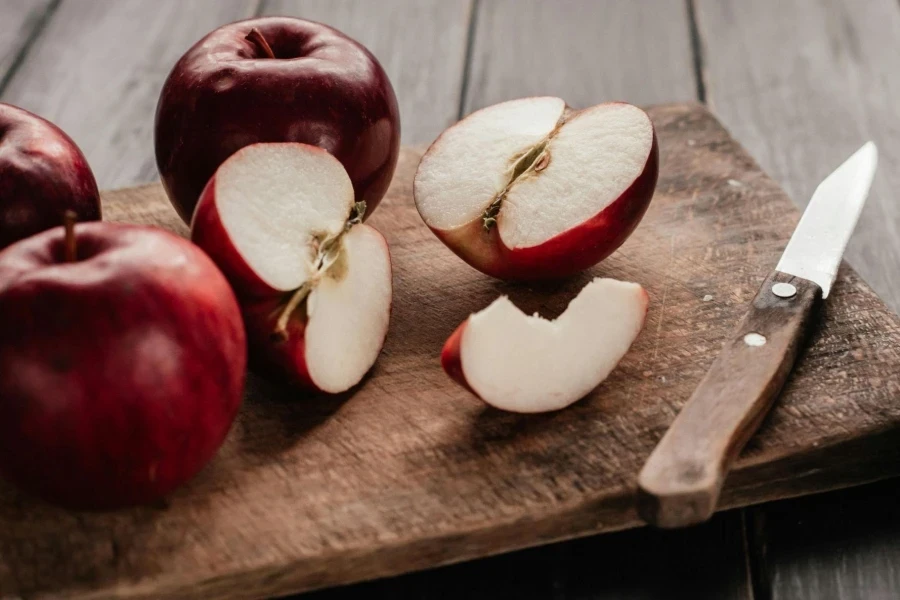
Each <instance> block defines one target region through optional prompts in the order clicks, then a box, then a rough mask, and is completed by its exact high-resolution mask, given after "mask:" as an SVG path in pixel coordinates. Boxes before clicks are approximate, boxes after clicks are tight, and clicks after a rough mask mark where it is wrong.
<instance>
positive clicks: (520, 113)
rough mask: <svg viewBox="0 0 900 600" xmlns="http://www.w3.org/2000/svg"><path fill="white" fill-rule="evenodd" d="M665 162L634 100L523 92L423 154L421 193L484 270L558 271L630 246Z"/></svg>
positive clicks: (425, 211)
mask: <svg viewBox="0 0 900 600" xmlns="http://www.w3.org/2000/svg"><path fill="white" fill-rule="evenodd" d="M658 171H659V149H658V144H657V140H656V134H655V132H654V129H653V124H652V123H651V122H650V118H649V117H648V116H647V113H645V112H644V111H643V110H641V109H639V108H637V107H636V106H632V105H630V104H625V103H622V102H611V103H607V104H600V105H597V106H594V107H591V108H586V109H584V110H573V109H571V108H569V107H567V106H566V104H565V102H564V101H562V100H561V99H559V98H552V97H536V98H522V99H520V100H512V101H509V102H503V103H501V104H497V105H494V106H490V107H488V108H484V109H482V110H479V111H476V112H474V113H472V114H471V115H469V116H468V117H466V118H465V119H463V120H462V121H460V122H459V123H457V124H456V125H454V126H452V127H450V128H449V129H447V130H446V131H444V133H442V134H441V135H440V136H439V137H438V138H437V140H435V142H434V143H433V144H432V145H431V147H430V148H429V149H428V151H427V152H426V153H425V155H424V156H423V157H422V160H421V162H420V163H419V167H418V170H417V172H416V177H415V184H414V195H415V201H416V207H417V208H418V210H419V214H420V215H421V216H422V219H423V220H424V221H425V223H426V224H427V225H428V227H430V228H431V230H432V231H434V233H435V234H436V235H437V236H438V238H440V239H441V241H443V242H444V243H445V244H446V245H447V246H448V247H449V248H450V249H451V250H453V252H455V253H456V254H457V255H459V256H460V257H461V258H462V259H463V260H465V261H466V262H468V263H469V264H470V265H472V266H473V267H475V268H476V269H478V270H480V271H482V272H483V273H486V274H488V275H492V276H494V277H498V278H500V279H508V280H543V279H556V278H561V277H565V276H568V275H571V274H573V273H576V272H578V271H582V270H584V269H586V268H588V267H591V266H593V265H595V264H596V263H598V262H599V261H601V260H603V259H604V258H606V257H607V256H609V255H610V254H611V253H612V252H613V251H615V250H616V249H617V248H618V247H619V246H621V245H622V243H623V242H624V241H625V240H626V239H627V238H628V236H629V235H630V234H631V232H632V231H634V229H635V227H637V225H638V223H639V222H640V220H641V218H642V217H643V215H644V212H645V211H646V210H647V206H648V205H649V203H650V199H651V198H652V196H653V191H654V188H655V187H656V179H657V174H658Z"/></svg>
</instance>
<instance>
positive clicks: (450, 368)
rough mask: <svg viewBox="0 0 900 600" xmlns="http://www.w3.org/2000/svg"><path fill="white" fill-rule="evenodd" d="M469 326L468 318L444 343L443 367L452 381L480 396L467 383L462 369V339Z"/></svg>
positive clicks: (442, 351) (442, 352) (442, 353)
mask: <svg viewBox="0 0 900 600" xmlns="http://www.w3.org/2000/svg"><path fill="white" fill-rule="evenodd" d="M468 324H469V319H468V318H466V320H465V321H463V322H462V323H460V325H459V327H457V328H456V329H455V330H454V331H453V333H451V334H450V337H449V338H447V341H446V342H444V347H443V348H442V349H441V367H443V369H444V372H445V373H447V375H448V376H449V377H450V379H452V380H453V381H455V382H456V383H458V384H459V385H461V386H462V387H464V388H466V389H467V390H468V391H469V392H471V393H472V394H473V395H475V396H478V392H476V391H475V390H474V389H472V386H470V385H469V382H468V381H466V374H465V373H464V372H463V368H462V338H463V334H464V333H465V331H466V326H467V325H468Z"/></svg>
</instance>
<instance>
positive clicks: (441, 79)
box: [262, 0, 474, 144]
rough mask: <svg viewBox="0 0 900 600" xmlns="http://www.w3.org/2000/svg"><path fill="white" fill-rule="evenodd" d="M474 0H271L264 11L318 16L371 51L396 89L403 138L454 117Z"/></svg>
mask: <svg viewBox="0 0 900 600" xmlns="http://www.w3.org/2000/svg"><path fill="white" fill-rule="evenodd" d="M473 3H474V0H416V2H409V1H408V0H379V1H378V2H359V1H358V0H269V1H267V2H265V3H263V5H262V14H264V15H289V16H296V17H302V18H304V19H311V20H313V21H320V22H322V23H327V24H328V25H331V26H332V27H335V28H337V29H339V30H341V31H343V32H344V33H346V34H347V35H349V36H350V37H352V38H354V39H356V40H359V41H360V42H361V43H362V44H363V45H365V46H366V47H367V48H368V49H369V50H371V51H372V54H374V55H375V56H376V57H377V58H378V61H379V62H380V63H381V65H382V66H383V67H384V70H385V71H386V72H387V74H388V77H389V78H390V80H391V82H392V83H393V84H394V89H395V91H396V92H397V101H398V102H399V103H400V120H401V122H402V124H403V128H402V132H401V135H402V138H403V143H405V144H427V143H430V142H431V141H432V140H433V139H434V138H436V137H437V136H438V134H439V133H440V132H441V131H443V130H444V129H445V128H446V127H448V126H449V125H451V124H452V123H454V122H456V119H457V112H458V110H459V95H460V92H459V90H460V87H461V86H462V80H463V71H464V69H465V59H466V40H467V34H468V29H469V19H470V17H471V11H472V6H473Z"/></svg>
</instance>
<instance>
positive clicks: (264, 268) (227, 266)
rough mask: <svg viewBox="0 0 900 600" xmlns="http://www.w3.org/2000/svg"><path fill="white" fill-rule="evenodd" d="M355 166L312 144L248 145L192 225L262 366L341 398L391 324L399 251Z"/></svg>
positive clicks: (213, 186) (207, 194)
mask: <svg viewBox="0 0 900 600" xmlns="http://www.w3.org/2000/svg"><path fill="white" fill-rule="evenodd" d="M364 214H365V203H363V202H359V203H357V202H354V193H353V184H352V182H351V181H350V177H349V176H348V175H347V171H346V170H345V169H344V167H343V166H342V165H341V163H340V162H338V160H337V159H335V158H334V157H333V156H332V155H331V154H329V153H328V152H326V151H325V150H322V149H320V148H317V147H315V146H310V145H307V144H299V143H275V144H254V145H251V146H246V147H245V148H243V149H241V150H239V151H238V152H236V153H235V154H233V155H232V156H231V157H230V158H228V159H227V160H226V161H225V162H224V163H222V165H221V166H220V167H219V168H218V170H217V171H216V173H215V175H214V176H213V178H212V179H211V180H210V181H209V183H208V184H207V186H206V188H205V189H204V191H203V193H202V194H201V196H200V200H199V202H198V204H197V209H196V212H195V213H194V217H193V221H192V225H191V237H192V239H193V241H194V242H195V243H196V244H197V245H198V246H200V247H201V248H203V249H204V250H205V251H206V252H207V253H208V254H209V255H210V257H212V259H213V261H214V262H215V263H216V264H217V265H218V266H219V268H220V269H221V270H222V272H223V273H225V276H226V277H227V278H228V280H229V282H230V283H231V285H232V287H233V288H234V290H235V292H236V293H237V296H238V302H239V303H240V305H241V310H242V313H243V316H244V323H245V326H246V328H247V339H248V342H249V346H250V353H251V360H252V361H253V363H254V365H255V366H258V367H263V369H264V370H268V371H274V372H275V373H277V374H278V375H279V376H281V377H282V378H284V379H287V380H289V381H292V382H294V383H298V384H300V385H302V386H304V387H307V388H310V389H312V390H315V391H322V392H327V393H339V392H343V391H346V390H348V389H349V388H351V387H353V386H354V385H356V384H357V383H359V382H360V380H361V379H362V378H363V376H364V375H365V374H366V373H367V372H368V371H369V369H371V368H372V366H373V364H374V363H375V360H376V359H377V358H378V354H379V353H380V351H381V347H382V345H383V344H384V340H385V336H386V335H387V330H388V321H389V319H390V312H391V295H392V286H391V258H390V252H389V251H388V245H387V242H386V241H385V239H384V237H383V236H382V235H381V234H380V233H379V232H378V231H376V230H375V229H373V228H372V227H371V226H369V225H365V224H363V223H362V218H363V215H364Z"/></svg>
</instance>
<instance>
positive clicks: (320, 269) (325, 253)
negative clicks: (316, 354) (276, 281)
mask: <svg viewBox="0 0 900 600" xmlns="http://www.w3.org/2000/svg"><path fill="white" fill-rule="evenodd" d="M365 214H366V203H365V201H361V202H357V203H355V204H354V205H353V209H352V211H351V213H350V218H349V219H347V222H346V223H345V225H344V228H343V229H342V230H341V231H340V232H339V233H337V234H336V235H333V236H331V237H329V238H326V239H324V240H323V241H322V242H321V243H320V244H319V246H318V251H317V253H316V260H315V263H314V264H315V272H314V273H313V275H312V277H310V278H309V279H308V280H307V281H306V283H304V284H303V285H301V286H300V287H299V288H297V290H296V291H295V292H294V294H293V295H292V296H291V298H290V300H288V302H287V304H285V306H284V310H282V311H281V314H280V315H279V316H278V320H277V321H276V322H275V331H274V332H273V337H274V338H275V339H276V340H280V341H285V340H287V338H288V334H287V327H288V323H289V322H290V320H291V315H292V314H294V311H296V310H297V309H298V308H299V307H300V305H301V304H302V303H303V301H304V300H306V297H307V296H309V294H310V292H312V290H313V288H314V287H315V286H316V283H318V281H319V280H320V279H321V278H322V276H323V275H324V274H325V273H327V272H328V270H329V269H330V268H331V266H332V265H334V264H335V263H336V262H337V259H338V257H339V256H340V253H341V238H342V237H343V236H344V234H346V233H347V232H348V231H350V228H352V227H353V226H354V225H358V224H360V223H362V221H363V217H364V216H365Z"/></svg>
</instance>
